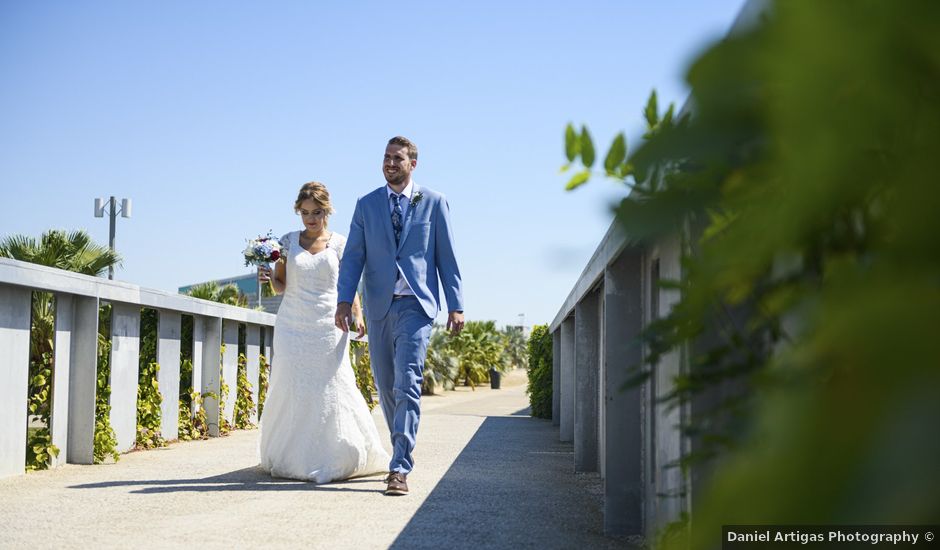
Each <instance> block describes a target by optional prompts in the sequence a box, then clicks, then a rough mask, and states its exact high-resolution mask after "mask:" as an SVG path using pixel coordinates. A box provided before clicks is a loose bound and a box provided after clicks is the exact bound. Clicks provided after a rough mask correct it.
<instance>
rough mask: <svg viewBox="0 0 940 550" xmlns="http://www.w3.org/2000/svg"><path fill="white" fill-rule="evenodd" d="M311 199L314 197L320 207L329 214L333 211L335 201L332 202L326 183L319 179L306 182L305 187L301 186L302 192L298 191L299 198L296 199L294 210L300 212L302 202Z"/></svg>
mask: <svg viewBox="0 0 940 550" xmlns="http://www.w3.org/2000/svg"><path fill="white" fill-rule="evenodd" d="M310 199H313V201H314V202H316V203H317V204H319V205H320V207H321V208H323V210H324V211H326V215H327V216H329V215H330V214H332V213H333V203H331V202H330V192H329V191H327V189H326V186H325V185H323V184H322V183H320V182H318V181H311V182H309V183H305V184H304V185H303V187H301V188H300V192H298V193H297V200H296V201H294V212H295V213H297V212H299V211H300V204H301V203H302V202H304V201H305V200H310Z"/></svg>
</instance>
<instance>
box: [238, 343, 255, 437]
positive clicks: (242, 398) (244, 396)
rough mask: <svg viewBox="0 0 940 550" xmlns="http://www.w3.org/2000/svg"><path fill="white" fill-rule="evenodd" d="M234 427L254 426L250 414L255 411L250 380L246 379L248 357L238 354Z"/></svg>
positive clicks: (245, 428)
mask: <svg viewBox="0 0 940 550" xmlns="http://www.w3.org/2000/svg"><path fill="white" fill-rule="evenodd" d="M235 392H236V393H235V428H236V429H238V430H249V429H252V428H254V427H255V425H254V423H253V422H252V421H251V415H252V413H254V412H255V402H254V399H253V398H252V396H251V382H249V381H248V358H247V357H245V354H243V353H239V354H238V377H237V383H236V385H235Z"/></svg>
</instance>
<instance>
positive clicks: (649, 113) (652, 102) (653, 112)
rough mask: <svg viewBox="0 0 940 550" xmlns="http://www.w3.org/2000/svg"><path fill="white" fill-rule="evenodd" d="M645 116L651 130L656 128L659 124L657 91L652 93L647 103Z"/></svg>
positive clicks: (644, 111)
mask: <svg viewBox="0 0 940 550" xmlns="http://www.w3.org/2000/svg"><path fill="white" fill-rule="evenodd" d="M643 116H644V117H645V118H646V124H647V126H649V127H650V129H652V128H654V127H655V126H656V124H657V123H658V122H659V106H658V105H657V104H656V90H653V91H652V92H651V93H650V97H649V99H648V100H647V101H646V109H644V110H643Z"/></svg>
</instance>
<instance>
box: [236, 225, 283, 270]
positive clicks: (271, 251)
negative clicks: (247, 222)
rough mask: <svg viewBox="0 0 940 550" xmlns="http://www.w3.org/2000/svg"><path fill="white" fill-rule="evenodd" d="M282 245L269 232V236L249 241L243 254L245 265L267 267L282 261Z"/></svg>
mask: <svg viewBox="0 0 940 550" xmlns="http://www.w3.org/2000/svg"><path fill="white" fill-rule="evenodd" d="M281 248H282V246H281V243H280V242H279V241H278V240H277V239H276V238H274V235H273V234H272V233H271V232H270V231H268V234H267V235H264V236H259V237H258V238H256V239H248V246H247V247H246V248H245V250H244V251H243V252H242V254H243V255H244V256H245V265H246V266H247V265H256V266H260V265H267V264H269V263H272V262H276V261H278V260H279V259H281Z"/></svg>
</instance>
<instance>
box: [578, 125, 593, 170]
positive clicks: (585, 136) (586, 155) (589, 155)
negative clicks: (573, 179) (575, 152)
mask: <svg viewBox="0 0 940 550" xmlns="http://www.w3.org/2000/svg"><path fill="white" fill-rule="evenodd" d="M581 164H583V165H584V167H585V168H590V167H591V166H594V142H593V141H591V134H590V133H588V129H587V126H581ZM585 181H586V180H585ZM582 183H583V182H582Z"/></svg>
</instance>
